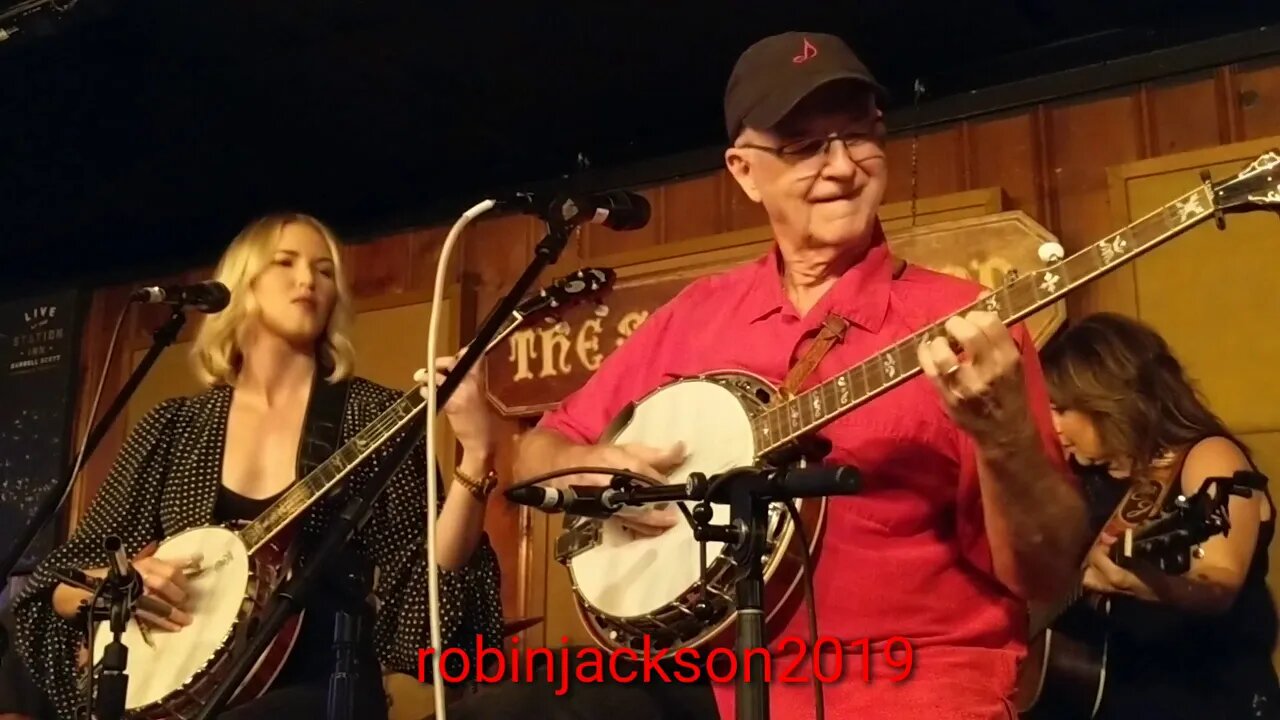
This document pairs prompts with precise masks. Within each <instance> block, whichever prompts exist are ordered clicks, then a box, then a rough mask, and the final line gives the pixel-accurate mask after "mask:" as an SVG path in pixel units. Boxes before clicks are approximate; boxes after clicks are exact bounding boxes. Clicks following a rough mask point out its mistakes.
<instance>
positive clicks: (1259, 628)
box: [1081, 469, 1280, 720]
mask: <svg viewBox="0 0 1280 720" xmlns="http://www.w3.org/2000/svg"><path fill="white" fill-rule="evenodd" d="M1081 476H1082V479H1083V480H1084V485H1085V489H1086V492H1087V494H1088V496H1089V505H1090V510H1091V520H1092V521H1093V528H1094V531H1095V533H1096V532H1097V531H1100V530H1101V528H1102V526H1103V525H1104V524H1105V522H1106V520H1107V518H1108V517H1109V516H1110V514H1111V512H1112V511H1113V510H1114V509H1115V507H1116V506H1117V504H1118V503H1119V501H1120V499H1121V497H1122V496H1123V495H1124V492H1125V490H1126V489H1127V487H1126V485H1125V483H1123V482H1119V481H1117V480H1115V479H1114V478H1111V477H1109V476H1108V475H1107V474H1106V473H1105V471H1099V470H1095V469H1087V470H1084V471H1083V472H1081ZM1180 480H1181V478H1179V481H1180ZM1178 487H1179V486H1178V485H1175V490H1174V491H1172V492H1170V493H1169V497H1168V500H1167V504H1166V509H1171V508H1172V504H1173V502H1174V501H1175V500H1176V498H1177V495H1178V492H1177V490H1176V488H1178ZM1263 495H1264V499H1265V500H1266V502H1267V504H1268V506H1270V508H1271V518H1270V519H1269V520H1266V521H1264V522H1263V523H1262V525H1261V527H1260V528H1259V535H1258V544H1257V547H1256V549H1255V550H1254V554H1253V561H1252V564H1251V565H1250V567H1249V571H1248V574H1247V576H1246V578H1245V582H1244V585H1243V586H1242V587H1241V589H1240V592H1239V594H1238V595H1237V596H1236V601H1235V603H1234V604H1233V605H1232V607H1231V609H1230V610H1228V611H1227V612H1225V613H1223V614H1219V615H1202V614H1195V613H1190V612H1187V611H1185V610H1181V609H1179V608H1175V607H1172V606H1169V605H1166V604H1161V603H1151V602H1146V601H1143V600H1139V599H1137V598H1133V597H1129V596H1112V597H1111V603H1110V612H1109V614H1108V616H1107V618H1106V620H1105V621H1104V622H1106V624H1107V627H1108V628H1109V630H1110V632H1111V635H1110V639H1109V641H1108V646H1107V655H1108V657H1107V678H1106V688H1105V690H1104V694H1103V702H1102V705H1101V707H1100V708H1099V712H1098V715H1097V718H1098V720H1110V719H1112V718H1114V719H1116V720H1119V719H1121V718H1123V719H1124V720H1132V718H1138V717H1152V718H1155V717H1158V718H1162V719H1163V720H1181V719H1182V718H1186V719H1187V720H1192V719H1193V718H1194V719H1196V720H1201V719H1203V718H1221V719H1222V720H1244V719H1246V718H1248V719H1254V718H1267V719H1272V718H1280V685H1278V684H1277V680H1276V672H1275V669H1274V666H1273V665H1272V660H1271V654H1272V652H1273V650H1274V649H1275V645H1276V633H1277V615H1276V607H1275V603H1274V602H1273V600H1272V597H1271V593H1270V592H1269V590H1268V588H1267V569H1268V565H1269V561H1268V557H1269V548H1270V545H1271V539H1272V537H1273V536H1274V534H1275V504H1274V503H1273V502H1272V500H1271V496H1270V493H1269V492H1267V491H1266V490H1263Z"/></svg>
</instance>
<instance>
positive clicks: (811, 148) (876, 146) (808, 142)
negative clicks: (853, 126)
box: [738, 130, 883, 164]
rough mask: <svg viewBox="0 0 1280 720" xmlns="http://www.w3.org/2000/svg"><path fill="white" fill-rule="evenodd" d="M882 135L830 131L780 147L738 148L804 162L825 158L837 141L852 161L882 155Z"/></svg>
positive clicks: (751, 146) (744, 146)
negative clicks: (827, 133)
mask: <svg viewBox="0 0 1280 720" xmlns="http://www.w3.org/2000/svg"><path fill="white" fill-rule="evenodd" d="M882 139H883V136H882V134H881V133H880V132H876V131H872V132H867V131H864V130H854V131H847V132H843V133H831V134H830V135H827V136H826V137H817V138H805V139H803V140H795V141H793V142H789V143H787V144H785V145H783V146H782V147H770V146H768V145H753V144H749V143H744V144H742V145H739V146H738V147H740V148H750V149H752V150H763V151H764V152H767V153H769V154H770V155H774V156H775V157H778V158H780V159H782V160H783V161H785V162H789V163H792V164H795V163H804V162H807V161H810V160H815V159H817V158H826V157H828V156H829V155H828V153H829V152H830V148H831V143H833V142H836V141H839V142H841V143H843V144H844V147H845V150H847V151H848V152H849V157H851V158H852V159H853V161H854V162H860V161H863V160H870V159H871V158H873V157H882V156H883V151H882V150H881V148H880V141H881V140H882Z"/></svg>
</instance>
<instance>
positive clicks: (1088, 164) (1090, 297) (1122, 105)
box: [1045, 95, 1142, 315]
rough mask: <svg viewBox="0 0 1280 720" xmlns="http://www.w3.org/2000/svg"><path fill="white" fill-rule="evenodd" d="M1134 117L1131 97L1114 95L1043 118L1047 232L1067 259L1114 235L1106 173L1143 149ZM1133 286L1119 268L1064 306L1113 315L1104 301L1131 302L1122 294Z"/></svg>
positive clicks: (1062, 108) (1127, 272) (1129, 274)
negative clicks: (1049, 206)
mask: <svg viewBox="0 0 1280 720" xmlns="http://www.w3.org/2000/svg"><path fill="white" fill-rule="evenodd" d="M1137 111H1138V102H1137V101H1136V99H1135V98H1134V97H1133V96H1132V95H1113V96H1109V97H1099V98H1096V99H1094V100H1092V101H1091V102H1087V103H1079V104H1066V103H1064V104H1060V105H1056V106H1053V107H1051V108H1049V109H1048V110H1047V112H1046V116H1047V117H1046V126H1047V127H1046V129H1047V132H1048V137H1047V138H1045V142H1046V148H1047V153H1046V154H1047V156H1048V165H1047V167H1046V168H1045V175H1046V178H1047V180H1048V183H1049V186H1050V187H1051V188H1052V191H1053V198H1054V200H1053V202H1054V204H1055V208H1056V218H1055V219H1056V221H1057V227H1054V226H1052V225H1049V226H1048V227H1049V229H1050V230H1052V231H1054V233H1055V234H1057V235H1058V237H1059V241H1060V242H1061V243H1062V245H1063V247H1065V248H1066V249H1067V252H1068V253H1071V252H1075V251H1077V250H1080V249H1082V248H1084V247H1087V246H1088V245H1089V244H1090V243H1093V242H1096V241H1098V240H1101V239H1102V238H1104V237H1106V236H1107V235H1108V234H1110V233H1111V232H1113V231H1115V230H1118V229H1119V228H1116V227H1114V225H1115V223H1114V221H1113V220H1112V216H1111V212H1110V211H1109V210H1108V205H1107V196H1108V184H1107V168H1108V167H1110V166H1112V165H1116V164H1119V163H1124V162H1129V161H1131V160H1136V159H1138V157H1139V148H1140V147H1141V144H1142V143H1141V138H1140V137H1139V132H1138V131H1139V129H1140V128H1141V124H1140V123H1139V122H1138V120H1137V117H1138V113H1137ZM1132 282H1133V281H1132V271H1131V270H1129V269H1125V268H1122V269H1120V270H1118V271H1116V272H1115V273H1113V274H1111V275H1109V276H1108V277H1105V278H1103V279H1101V280H1099V281H1098V282H1096V283H1094V284H1093V285H1091V286H1089V287H1086V288H1084V289H1083V290H1082V291H1080V292H1078V293H1077V294H1076V295H1074V296H1073V297H1071V298H1068V300H1067V305H1068V307H1069V308H1070V309H1071V312H1072V314H1073V315H1076V314H1084V313H1087V312H1091V311H1094V310H1097V309H1099V308H1101V307H1104V306H1110V307H1112V308H1113V309H1116V308H1115V307H1114V306H1112V305H1110V303H1109V301H1108V300H1107V299H1106V298H1109V297H1110V296H1112V295H1114V296H1115V297H1130V296H1132V292H1131V291H1128V290H1127V288H1128V287H1129V286H1130V285H1131V284H1132ZM1119 288H1126V290H1121V289H1119Z"/></svg>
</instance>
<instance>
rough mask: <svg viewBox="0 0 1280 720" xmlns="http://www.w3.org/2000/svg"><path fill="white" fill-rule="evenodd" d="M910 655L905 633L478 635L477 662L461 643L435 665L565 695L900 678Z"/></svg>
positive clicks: (447, 677) (428, 652)
mask: <svg viewBox="0 0 1280 720" xmlns="http://www.w3.org/2000/svg"><path fill="white" fill-rule="evenodd" d="M561 642H562V643H566V644H567V643H568V642H569V639H568V638H562V639H561ZM877 644H878V645H879V643H877ZM433 654H434V651H433V650H432V649H431V648H426V649H419V650H418V681H419V682H426V681H427V680H426V678H427V672H426V671H427V662H428V658H430V657H432V655H433ZM912 656H913V652H912V647H911V643H910V641H908V640H907V639H906V638H903V637H892V638H889V639H888V640H887V641H886V642H884V643H883V645H882V646H881V647H880V648H879V649H878V650H873V649H872V644H871V642H870V641H868V640H867V639H865V638H863V639H860V640H853V641H850V640H839V639H837V638H833V637H822V638H819V639H818V641H817V642H816V643H813V645H812V646H810V645H809V643H808V641H806V640H803V639H801V638H797V637H794V636H790V637H787V638H784V639H783V640H782V641H781V642H780V643H778V646H777V652H776V653H774V654H770V652H769V651H768V650H765V649H751V650H747V651H745V652H739V651H737V650H732V649H729V648H715V649H712V650H710V651H708V652H707V653H706V655H705V656H704V655H703V654H702V652H701V651H699V650H696V649H693V648H681V649H679V650H675V651H672V650H669V649H655V648H653V647H651V645H650V643H649V638H647V637H646V638H645V642H644V648H643V650H631V649H626V648H623V649H618V650H611V651H606V650H602V649H600V648H598V647H583V648H576V649H573V650H571V649H570V648H568V647H561V648H558V649H553V648H513V649H511V650H507V651H503V650H499V649H497V648H486V647H484V644H483V641H482V639H481V638H479V637H477V638H476V655H475V657H476V658H478V661H475V663H474V664H475V666H473V660H472V657H471V656H470V655H468V654H467V652H465V651H464V650H462V649H461V648H446V649H445V650H444V651H443V652H442V653H441V657H440V658H439V659H437V660H435V661H432V666H433V669H434V671H435V672H439V673H441V678H442V679H443V680H444V681H445V682H448V683H462V682H476V683H499V682H527V683H533V682H542V681H543V680H544V679H545V681H546V682H547V684H557V683H558V685H559V686H558V687H557V689H556V694H557V695H563V694H564V693H565V692H567V691H568V687H569V682H570V681H571V679H576V681H577V682H581V683H599V682H615V683H631V682H644V683H649V682H666V683H670V682H681V683H694V682H699V681H701V680H702V679H703V678H704V677H706V678H707V679H708V680H710V681H711V682H713V683H733V682H737V681H738V680H739V678H741V679H742V680H744V681H747V682H750V681H752V680H753V679H755V678H757V677H763V678H764V681H765V682H780V683H808V682H811V681H812V680H814V679H817V680H818V681H820V682H823V683H834V682H838V681H844V680H860V681H861V682H864V683H870V682H872V681H873V679H879V680H884V681H887V682H894V683H896V682H902V681H903V680H905V679H907V677H909V676H910V675H911V669H912ZM571 658H572V662H571V661H570V660H571ZM819 659H821V661H819ZM441 660H443V661H444V662H445V663H449V664H451V665H457V664H461V666H462V668H461V670H460V671H450V670H449V668H442V667H441V664H442V663H441V662H440V661H441ZM660 663H661V664H660ZM636 664H639V667H638V668H637V667H635V665H636ZM672 665H675V666H676V667H675V668H673V667H672ZM882 668H883V669H882ZM756 673H759V675H757V674H756ZM882 673H883V674H882ZM876 676H878V678H877V677H876Z"/></svg>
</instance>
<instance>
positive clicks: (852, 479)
mask: <svg viewBox="0 0 1280 720" xmlns="http://www.w3.org/2000/svg"><path fill="white" fill-rule="evenodd" d="M737 474H741V477H735V478H731V479H728V480H726V481H725V482H722V483H720V484H719V485H717V486H715V487H714V492H711V490H712V489H713V488H712V487H710V486H708V487H707V490H706V492H707V494H706V499H707V500H709V501H710V502H713V503H728V502H731V499H732V493H733V492H734V491H743V490H745V491H746V492H748V493H749V494H751V495H755V496H757V497H760V498H763V499H767V500H770V501H774V500H796V499H803V498H814V497H830V496H833V495H856V494H858V491H859V490H860V485H861V484H862V475H861V474H860V473H859V472H858V471H857V469H855V468H852V467H849V466H847V465H810V466H808V467H799V468H790V469H787V470H781V471H777V472H771V473H761V472H759V471H757V470H755V469H754V468H743V469H740V470H730V471H729V472H728V473H726V475H737Z"/></svg>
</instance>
